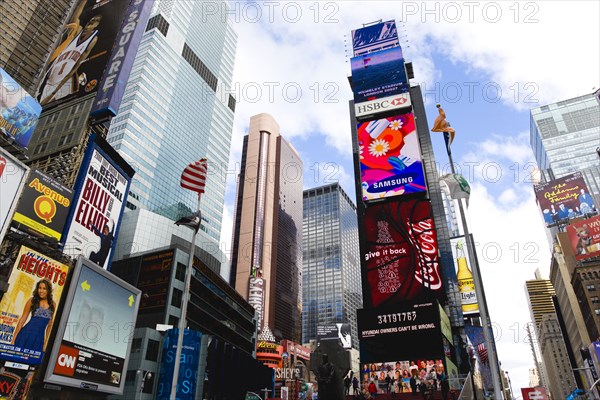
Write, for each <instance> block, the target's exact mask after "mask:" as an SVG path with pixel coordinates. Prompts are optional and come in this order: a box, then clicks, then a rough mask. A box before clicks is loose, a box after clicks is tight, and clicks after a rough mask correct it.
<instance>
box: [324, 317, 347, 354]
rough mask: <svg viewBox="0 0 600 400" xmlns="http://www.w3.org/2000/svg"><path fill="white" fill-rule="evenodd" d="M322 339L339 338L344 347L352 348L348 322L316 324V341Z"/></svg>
mask: <svg viewBox="0 0 600 400" xmlns="http://www.w3.org/2000/svg"><path fill="white" fill-rule="evenodd" d="M323 340H339V341H340V344H341V345H342V347H343V348H344V349H351V348H352V335H351V331H350V324H346V323H336V324H325V325H317V343H320V342H321V341H323Z"/></svg>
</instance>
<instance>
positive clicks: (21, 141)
mask: <svg viewBox="0 0 600 400" xmlns="http://www.w3.org/2000/svg"><path fill="white" fill-rule="evenodd" d="M41 112H42V106H41V105H40V104H39V103H38V102H37V101H35V99H34V98H33V97H31V95H30V94H29V93H27V92H26V91H25V90H24V89H23V88H22V87H21V85H19V84H18V83H17V82H16V81H15V80H14V79H13V78H12V77H11V76H10V75H8V73H7V72H6V71H5V70H3V69H2V68H0V133H1V134H2V136H5V137H7V138H10V139H12V140H14V141H15V142H16V143H17V144H18V145H19V146H22V147H27V145H28V144H29V141H30V140H31V134H32V133H33V131H34V130H35V127H36V126H37V123H38V118H39V117H40V113H41Z"/></svg>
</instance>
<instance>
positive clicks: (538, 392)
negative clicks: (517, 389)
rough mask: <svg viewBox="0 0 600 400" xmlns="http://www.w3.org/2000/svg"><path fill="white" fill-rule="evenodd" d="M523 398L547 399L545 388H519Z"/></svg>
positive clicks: (531, 399)
mask: <svg viewBox="0 0 600 400" xmlns="http://www.w3.org/2000/svg"><path fill="white" fill-rule="evenodd" d="M521 394H522V395H523V400H548V395H547V394H546V389H544V388H543V387H536V388H521Z"/></svg>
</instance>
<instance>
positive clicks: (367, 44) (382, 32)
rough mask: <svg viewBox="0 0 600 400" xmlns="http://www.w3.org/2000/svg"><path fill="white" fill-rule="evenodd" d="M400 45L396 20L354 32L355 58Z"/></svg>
mask: <svg viewBox="0 0 600 400" xmlns="http://www.w3.org/2000/svg"><path fill="white" fill-rule="evenodd" d="M398 45H399V43H398V30H397V29H396V21H394V20H391V21H385V22H381V23H379V24H375V25H370V26H365V27H363V28H360V29H355V30H353V31H352V50H353V51H354V55H355V56H359V55H361V54H364V53H369V52H373V51H377V50H382V49H386V48H388V47H394V46H398Z"/></svg>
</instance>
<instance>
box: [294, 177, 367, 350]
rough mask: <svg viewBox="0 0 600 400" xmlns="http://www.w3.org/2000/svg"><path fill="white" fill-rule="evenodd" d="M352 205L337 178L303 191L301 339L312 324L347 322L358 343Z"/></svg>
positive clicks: (313, 333) (311, 334) (309, 334)
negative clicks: (333, 181) (326, 183)
mask: <svg viewBox="0 0 600 400" xmlns="http://www.w3.org/2000/svg"><path fill="white" fill-rule="evenodd" d="M357 221H358V220H357V218H356V206H355V205H354V203H353V202H352V200H351V199H350V198H349V197H348V195H347V194H346V193H345V192H344V190H343V189H342V188H341V187H340V185H339V184H338V183H334V184H331V185H326V186H321V187H317V188H313V189H308V190H305V191H304V218H303V227H302V236H303V244H304V255H303V262H302V267H303V268H302V342H303V343H308V342H309V341H310V340H314V339H316V338H317V326H318V325H327V324H332V323H336V322H345V323H349V324H350V328H351V332H352V347H353V348H355V349H358V330H357V326H356V310H357V309H359V308H362V306H363V305H362V290H361V283H360V258H359V257H360V254H359V247H358V222H357Z"/></svg>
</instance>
